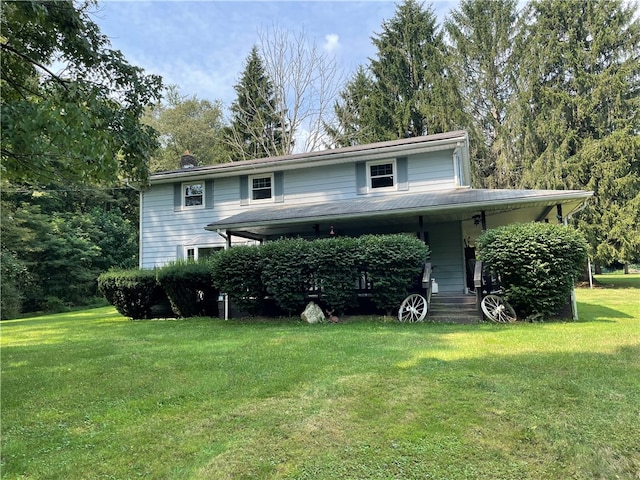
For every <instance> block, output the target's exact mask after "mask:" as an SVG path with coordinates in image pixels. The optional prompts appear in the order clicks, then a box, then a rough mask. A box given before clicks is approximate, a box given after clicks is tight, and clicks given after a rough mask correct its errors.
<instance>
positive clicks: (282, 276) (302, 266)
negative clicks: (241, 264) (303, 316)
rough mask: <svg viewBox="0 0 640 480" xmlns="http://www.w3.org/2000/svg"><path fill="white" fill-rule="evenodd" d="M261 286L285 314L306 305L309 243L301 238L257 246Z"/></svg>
mask: <svg viewBox="0 0 640 480" xmlns="http://www.w3.org/2000/svg"><path fill="white" fill-rule="evenodd" d="M260 252H261V256H262V262H261V265H262V283H263V284H264V286H265V287H266V289H267V293H268V294H269V295H272V296H273V297H274V300H275V302H276V304H277V305H278V306H279V307H280V308H281V309H282V310H284V311H285V312H286V313H287V314H289V315H292V314H295V313H299V312H301V311H302V310H303V309H304V306H305V304H306V303H307V296H308V295H309V289H310V288H311V287H312V279H311V265H310V264H311V242H308V241H306V240H303V239H301V238H296V239H284V240H278V241H275V242H269V243H266V244H264V245H262V246H261V247H260Z"/></svg>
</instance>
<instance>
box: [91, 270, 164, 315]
mask: <svg viewBox="0 0 640 480" xmlns="http://www.w3.org/2000/svg"><path fill="white" fill-rule="evenodd" d="M98 289H99V290H100V291H101V292H102V294H103V295H104V296H105V298H106V299H107V301H108V302H109V303H110V304H111V305H113V306H114V307H116V310H118V312H120V313H121V314H122V315H124V316H125V317H129V318H132V319H134V320H140V319H143V318H153V316H154V315H153V310H152V307H154V306H155V305H158V304H161V303H163V301H167V296H166V294H165V293H164V290H162V288H161V287H160V286H159V285H158V282H157V281H156V271H155V270H138V269H131V270H109V271H108V272H106V273H103V274H101V275H100V276H99V277H98Z"/></svg>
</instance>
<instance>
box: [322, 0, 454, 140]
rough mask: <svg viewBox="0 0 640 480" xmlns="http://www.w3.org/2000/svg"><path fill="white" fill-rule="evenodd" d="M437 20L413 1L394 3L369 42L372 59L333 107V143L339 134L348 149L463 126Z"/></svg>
mask: <svg viewBox="0 0 640 480" xmlns="http://www.w3.org/2000/svg"><path fill="white" fill-rule="evenodd" d="M436 20H437V19H436V16H435V14H434V13H433V10H432V9H430V8H425V7H424V5H423V4H422V3H419V2H417V1H416V0H404V1H403V2H402V3H400V4H398V6H397V8H396V12H395V15H394V17H393V18H392V19H391V20H388V21H384V22H383V24H382V32H381V33H379V34H376V35H374V36H373V37H372V39H371V40H372V42H373V44H374V46H375V47H376V49H377V55H376V57H375V58H373V59H370V62H371V63H370V65H369V66H368V67H367V68H366V70H364V69H361V70H360V71H358V72H357V73H356V75H355V76H354V78H352V80H351V82H349V83H348V84H347V85H346V87H345V88H344V90H343V91H342V94H341V101H339V102H338V103H337V104H336V106H335V108H334V111H335V114H336V118H337V121H338V127H337V128H334V130H333V131H332V130H331V129H329V130H328V134H329V135H330V136H331V137H332V139H333V140H334V142H336V143H338V144H341V142H343V141H344V137H340V135H349V136H350V137H349V141H348V142H347V144H350V143H349V142H351V143H361V142H364V141H381V140H393V139H397V138H404V137H415V136H420V135H427V134H432V133H440V132H443V131H448V130H452V129H456V128H461V127H464V125H465V120H464V115H463V110H462V104H461V101H460V97H459V95H458V91H459V89H458V87H457V80H456V78H455V77H454V75H453V72H452V71H451V68H450V65H449V57H448V55H447V54H446V47H445V44H444V41H443V33H442V31H440V29H439V26H438V24H437V21H436ZM365 72H366V73H365ZM369 73H370V75H369ZM336 132H337V133H338V134H339V135H338V136H336V135H335V133H336Z"/></svg>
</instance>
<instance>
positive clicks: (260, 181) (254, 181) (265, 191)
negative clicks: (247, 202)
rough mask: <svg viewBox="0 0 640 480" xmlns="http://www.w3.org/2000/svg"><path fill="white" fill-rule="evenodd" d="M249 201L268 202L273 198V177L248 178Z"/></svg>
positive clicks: (257, 176) (256, 176)
mask: <svg viewBox="0 0 640 480" xmlns="http://www.w3.org/2000/svg"><path fill="white" fill-rule="evenodd" d="M249 187H250V189H251V201H260V200H270V199H272V198H273V175H255V176H252V177H249Z"/></svg>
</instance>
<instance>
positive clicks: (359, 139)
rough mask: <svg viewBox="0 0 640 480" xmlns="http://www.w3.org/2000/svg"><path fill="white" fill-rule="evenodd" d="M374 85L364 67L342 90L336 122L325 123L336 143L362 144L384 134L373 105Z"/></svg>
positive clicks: (336, 106) (341, 144)
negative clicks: (379, 126)
mask: <svg viewBox="0 0 640 480" xmlns="http://www.w3.org/2000/svg"><path fill="white" fill-rule="evenodd" d="M374 88H375V85H374V83H373V80H372V79H371V76H370V75H369V74H368V73H367V71H366V70H365V69H364V67H362V66H360V67H359V68H358V70H356V73H355V74H354V75H353V77H352V78H351V80H349V81H348V82H347V84H346V85H345V86H344V88H343V90H342V91H341V92H340V94H339V95H340V100H338V101H336V102H335V105H334V114H335V118H336V123H335V124H332V125H328V124H325V126H324V127H325V130H326V132H327V135H328V136H329V137H330V138H331V139H332V141H331V145H332V146H335V147H349V146H352V145H361V144H365V143H371V142H375V141H376V140H378V139H379V138H381V137H382V136H383V135H382V133H381V132H380V129H379V128H378V125H379V123H378V122H377V118H376V113H377V112H376V110H375V109H374V108H372V102H373V101H374V95H375V91H374Z"/></svg>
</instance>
